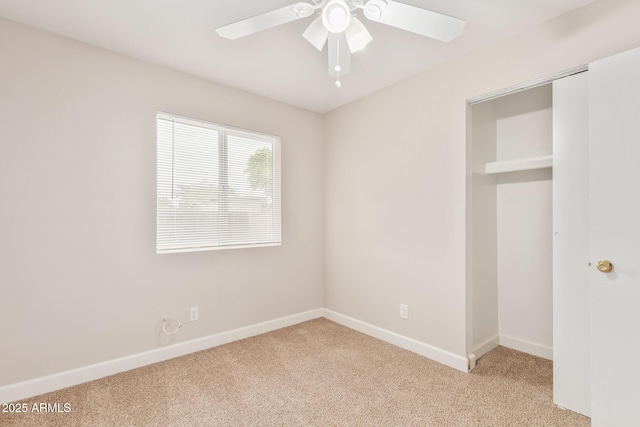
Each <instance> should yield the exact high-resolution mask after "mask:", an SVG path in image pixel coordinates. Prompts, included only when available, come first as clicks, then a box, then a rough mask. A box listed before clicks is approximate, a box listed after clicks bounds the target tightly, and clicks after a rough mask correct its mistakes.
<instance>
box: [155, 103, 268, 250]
mask: <svg viewBox="0 0 640 427" xmlns="http://www.w3.org/2000/svg"><path fill="white" fill-rule="evenodd" d="M157 144H158V151H157V155H158V159H157V161H158V178H157V179H158V182H157V185H158V200H157V242H156V244H157V247H156V249H157V252H158V253H167V252H184V251H200V250H212V249H227V248H238V247H253V246H272V245H279V244H280V138H279V137H276V136H271V135H264V134H260V133H255V132H250V131H244V130H239V129H233V128H229V127H225V126H220V125H216V124H213V123H207V122H201V121H198V120H193V119H187V118H184V117H179V116H174V115H171V114H166V113H158V115H157Z"/></svg>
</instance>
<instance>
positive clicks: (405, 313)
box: [400, 304, 409, 319]
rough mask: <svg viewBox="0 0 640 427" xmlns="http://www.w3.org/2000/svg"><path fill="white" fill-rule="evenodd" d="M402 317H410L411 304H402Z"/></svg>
mask: <svg viewBox="0 0 640 427" xmlns="http://www.w3.org/2000/svg"><path fill="white" fill-rule="evenodd" d="M400 318H401V319H409V306H408V305H407V304H400Z"/></svg>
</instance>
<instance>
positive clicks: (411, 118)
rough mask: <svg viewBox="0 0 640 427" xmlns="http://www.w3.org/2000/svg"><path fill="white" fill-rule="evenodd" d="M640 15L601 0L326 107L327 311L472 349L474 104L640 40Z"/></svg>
mask: <svg viewBox="0 0 640 427" xmlns="http://www.w3.org/2000/svg"><path fill="white" fill-rule="evenodd" d="M637 16H640V2H639V1H631V0H611V1H599V2H595V3H593V4H591V5H589V6H587V7H585V8H582V9H579V10H577V11H574V12H572V13H569V14H567V15H565V16H562V17H560V18H558V19H555V20H553V21H550V22H548V23H546V24H543V25H541V26H539V27H537V28H535V29H532V30H529V31H526V32H524V33H522V34H520V35H517V36H515V37H512V38H509V39H507V40H504V41H502V42H500V43H497V44H495V45H492V46H489V47H487V48H485V49H482V50H479V51H476V52H474V53H472V54H470V55H467V56H465V57H463V58H461V59H459V60H456V61H453V62H450V63H448V64H445V65H443V66H441V67H438V68H435V69H433V70H429V71H427V72H424V73H421V74H419V75H417V76H415V77H413V78H410V79H408V80H405V81H403V82H400V83H398V84H396V85H393V86H391V87H389V88H387V89H385V90H382V91H379V92H377V93H374V94H372V95H370V96H368V97H365V98H363V99H360V100H358V101H356V102H353V103H351V104H349V105H346V106H344V107H341V108H339V109H336V110H334V111H332V112H330V113H328V114H327V115H326V119H325V144H326V147H325V169H326V171H327V173H326V175H325V307H327V308H329V309H331V310H334V311H338V312H340V313H343V314H346V315H349V316H352V317H355V318H358V319H360V320H363V321H365V322H368V323H371V324H374V325H377V326H379V327H382V328H385V329H388V330H391V331H393V332H396V333H399V334H402V335H405V336H408V337H411V338H413V339H416V340H419V341H422V342H424V343H428V344H430V345H432V346H435V347H438V348H441V349H444V350H447V351H450V352H453V353H455V354H458V355H461V356H464V355H466V354H467V351H468V350H469V351H470V350H471V345H472V343H471V342H470V339H469V340H468V339H467V338H468V337H467V334H466V323H467V321H466V316H467V314H468V310H467V299H466V294H467V276H466V273H465V268H466V266H467V260H466V254H467V240H468V239H467V237H468V235H467V233H466V231H465V228H466V226H467V218H466V200H467V195H466V191H467V188H468V187H467V186H468V183H470V181H471V178H470V177H471V165H470V164H467V162H466V116H465V115H466V100H467V99H468V98H471V97H474V96H477V95H480V94H483V93H488V92H492V91H495V90H499V89H502V88H505V87H509V86H512V85H515V84H519V83H524V82H527V81H532V80H535V79H537V78H540V77H542V76H546V75H550V74H554V73H556V72H558V71H562V70H567V69H571V68H574V67H576V66H580V65H583V64H586V63H588V62H590V61H593V60H595V59H598V58H602V57H606V56H609V55H612V54H615V53H617V52H622V51H625V50H628V49H631V48H633V47H635V46H638V45H640V26H638V25H637ZM469 188H470V187H469ZM400 303H408V304H409V305H410V309H409V311H410V318H409V320H407V321H403V320H400V319H399V316H398V305H399V304H400ZM469 338H470V337H469Z"/></svg>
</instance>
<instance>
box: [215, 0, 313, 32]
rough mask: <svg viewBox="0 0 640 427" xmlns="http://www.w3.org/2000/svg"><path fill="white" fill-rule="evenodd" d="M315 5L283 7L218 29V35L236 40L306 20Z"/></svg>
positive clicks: (301, 4) (304, 4) (299, 4)
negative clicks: (292, 22)
mask: <svg viewBox="0 0 640 427" xmlns="http://www.w3.org/2000/svg"><path fill="white" fill-rule="evenodd" d="M315 8H316V6H315V5H313V4H309V3H304V2H302V3H296V4H293V5H291V6H285V7H281V8H280V9H276V10H272V11H271V12H267V13H263V14H262V15H257V16H254V17H252V18H247V19H243V20H242V21H238V22H234V23H233V24H229V25H225V26H224V27H220V28H216V31H217V33H218V34H219V35H220V36H222V37H225V38H227V39H231V40H235V39H239V38H240V37H244V36H248V35H250V34H254V33H257V32H258V31H262V30H266V29H268V28H272V27H277V26H278V25H282V24H286V23H287V22H291V21H295V20H297V19H302V18H306V17H307V16H310V15H311V14H312V13H313V10H314V9H315Z"/></svg>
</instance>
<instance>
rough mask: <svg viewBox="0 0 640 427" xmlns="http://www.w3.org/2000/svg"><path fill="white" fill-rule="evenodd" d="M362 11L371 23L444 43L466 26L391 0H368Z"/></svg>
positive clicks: (457, 34)
mask: <svg viewBox="0 0 640 427" xmlns="http://www.w3.org/2000/svg"><path fill="white" fill-rule="evenodd" d="M363 9H364V14H365V16H366V17H367V18H369V19H370V20H372V21H377V22H381V23H383V24H387V25H391V26H393V27H397V28H401V29H403V30H406V31H411V32H413V33H416V34H420V35H423V36H426V37H430V38H432V39H436V40H441V41H444V42H448V41H451V40H453V39H455V38H456V37H458V36H459V35H460V34H461V33H462V30H463V29H464V26H465V25H466V24H467V23H466V22H465V21H463V20H462V19H458V18H453V17H451V16H447V15H443V14H441V13H436V12H432V11H430V10H427V9H422V8H419V7H415V6H410V5H408V4H404V3H400V2H397V1H393V0H369V1H368V2H367V4H365V6H364V7H363Z"/></svg>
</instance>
